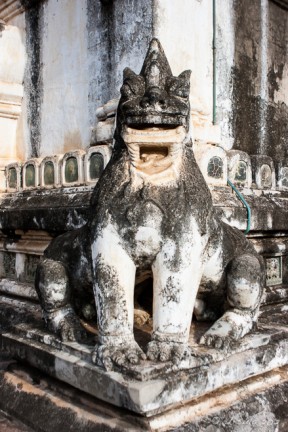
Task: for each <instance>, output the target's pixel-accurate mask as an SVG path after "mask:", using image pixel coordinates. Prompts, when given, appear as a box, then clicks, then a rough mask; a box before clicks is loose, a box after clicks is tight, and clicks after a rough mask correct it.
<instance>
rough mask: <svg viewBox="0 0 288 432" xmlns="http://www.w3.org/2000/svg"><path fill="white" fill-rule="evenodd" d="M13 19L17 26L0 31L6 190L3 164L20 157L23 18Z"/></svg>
mask: <svg viewBox="0 0 288 432" xmlns="http://www.w3.org/2000/svg"><path fill="white" fill-rule="evenodd" d="M22 18H23V17H22ZM14 21H17V26H16V25H12V24H9V25H6V26H5V27H4V28H3V30H2V31H1V34H0V53H1V56H0V190H4V189H5V178H4V167H5V165H7V164H8V163H10V162H14V161H16V160H17V159H19V158H21V156H22V149H21V145H17V133H18V129H19V124H21V118H20V116H21V112H22V98H23V85H22V83H23V77H24V70H25V62H26V52H25V33H24V22H23V19H21V17H17V20H16V18H15V19H14ZM13 24H14V22H13ZM21 144H22V143H21Z"/></svg>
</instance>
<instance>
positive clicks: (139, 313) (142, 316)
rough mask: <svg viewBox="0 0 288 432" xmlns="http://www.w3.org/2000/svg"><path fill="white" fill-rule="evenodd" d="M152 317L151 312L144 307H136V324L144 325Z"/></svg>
mask: <svg viewBox="0 0 288 432" xmlns="http://www.w3.org/2000/svg"><path fill="white" fill-rule="evenodd" d="M149 319H150V314H149V313H148V312H146V311H145V310H144V309H134V324H135V325H136V326H138V327H142V326H143V325H144V324H146V323H147V322H148V321H149Z"/></svg>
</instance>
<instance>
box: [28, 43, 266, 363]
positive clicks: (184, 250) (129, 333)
mask: <svg viewBox="0 0 288 432" xmlns="http://www.w3.org/2000/svg"><path fill="white" fill-rule="evenodd" d="M189 89H190V71H184V72H182V73H181V74H180V75H179V76H178V77H175V76H173V75H172V72H171V69H170V66H169V64H168V61H167V59H166V57H165V54H164V51H163V49H162V47H161V45H160V43H159V41H158V40H157V39H153V40H152V41H151V43H150V46H149V49H148V52H147V55H146V58H145V61H144V64H143V67H142V69H141V72H140V74H139V75H137V74H135V73H134V72H133V71H132V70H130V69H129V68H126V69H125V70H124V78H123V85H122V87H121V99H120V102H119V106H118V111H117V126H116V131H115V144H114V149H113V154H112V157H111V160H110V162H109V163H108V165H107V167H106V169H105V171H104V173H103V175H102V176H101V178H100V180H99V181H98V183H97V185H96V187H95V189H94V192H93V195H92V200H91V212H90V216H89V221H88V223H87V224H86V225H85V226H84V227H83V228H81V229H78V230H75V231H73V232H69V233H66V234H64V235H61V236H59V237H57V238H56V239H55V240H53V241H52V243H51V244H50V246H49V247H48V249H47V250H46V252H45V255H44V259H43V261H42V262H41V263H40V265H39V266H38V269H37V275H36V289H37V292H38V295H39V298H40V302H41V305H42V308H43V314H44V319H45V322H46V325H47V327H48V329H49V330H51V331H53V332H55V333H58V334H59V335H60V336H61V337H62V339H63V340H71V341H74V340H79V339H81V337H82V336H83V332H84V330H83V328H82V327H81V325H80V322H79V318H78V316H79V314H81V313H84V312H85V311H86V313H87V310H88V312H89V304H90V305H91V296H92V295H93V292H94V296H95V302H96V310H97V320H98V328H99V337H98V343H97V345H96V347H95V351H94V355H93V361H94V362H95V363H96V364H98V365H100V366H104V367H105V368H106V369H111V368H113V366H114V365H123V364H126V365H127V364H137V363H139V362H140V360H141V359H145V358H146V356H147V357H148V359H150V360H154V361H156V360H160V361H168V360H172V361H173V362H174V363H176V364H177V363H178V362H179V361H180V360H181V359H183V358H184V357H185V356H187V355H189V347H188V336H189V330H190V325H191V320H192V314H193V311H194V314H195V316H196V318H197V319H210V320H214V324H213V325H212V326H211V328H210V329H209V330H208V331H207V332H206V333H205V334H204V336H203V337H202V338H201V341H200V343H202V344H206V345H208V346H213V347H216V348H222V347H225V346H228V345H229V344H230V343H231V341H235V340H238V339H240V338H242V337H243V336H244V335H245V334H246V333H248V332H249V331H250V330H251V329H252V328H253V324H254V323H255V321H256V319H257V313H258V309H259V304H260V299H261V295H262V290H263V283H264V282H263V277H264V266H263V261H262V258H261V257H260V256H259V255H258V254H257V253H256V251H255V250H254V248H253V246H252V245H251V243H249V241H248V240H247V239H246V238H245V236H244V235H243V234H242V233H241V232H240V231H239V230H237V229H235V228H232V227H231V226H229V225H227V224H225V223H224V222H222V221H221V220H220V219H219V218H218V217H217V214H216V213H215V211H214V209H213V205H212V199H211V194H210V192H209V189H208V187H207V185H206V183H205V181H204V178H203V176H202V174H201V172H200V170H199V168H198V166H197V163H196V161H195V158H194V155H193V150H192V140H191V138H190V135H189V118H190V108H189ZM147 270H150V271H152V274H153V332H152V336H151V342H149V344H148V346H147V350H146V354H145V353H144V352H143V351H142V350H141V349H140V347H139V346H138V345H137V343H136V341H135V339H134V335H133V307H134V301H133V297H134V287H135V276H136V275H138V274H141V272H146V271H147ZM87 305H88V306H87ZM87 307H88V309H87ZM85 308H86V309H85ZM81 311H82V312H81ZM83 311H84V312H83ZM84 315H85V314H84Z"/></svg>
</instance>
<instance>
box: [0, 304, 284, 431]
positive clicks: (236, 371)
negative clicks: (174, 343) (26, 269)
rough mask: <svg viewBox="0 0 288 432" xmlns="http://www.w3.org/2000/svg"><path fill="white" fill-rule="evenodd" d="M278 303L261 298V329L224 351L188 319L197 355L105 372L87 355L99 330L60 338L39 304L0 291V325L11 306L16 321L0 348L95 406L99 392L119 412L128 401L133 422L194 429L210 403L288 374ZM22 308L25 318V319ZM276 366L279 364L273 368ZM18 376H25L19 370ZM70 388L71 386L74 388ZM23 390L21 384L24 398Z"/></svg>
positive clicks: (139, 334) (229, 400) (142, 333)
mask: <svg viewBox="0 0 288 432" xmlns="http://www.w3.org/2000/svg"><path fill="white" fill-rule="evenodd" d="M283 308H284V309H285V308H287V305H285V304H282V305H279V306H278V307H276V306H275V305H274V306H265V310H264V311H263V313H262V315H263V318H261V319H260V324H259V329H258V330H257V331H255V332H254V333H252V334H251V335H248V336H245V337H244V338H243V340H242V341H241V343H237V344H235V346H234V348H233V349H232V350H231V351H229V353H228V352H226V353H225V352H223V351H222V352H221V351H219V350H215V349H212V348H205V347H200V346H198V344H197V341H198V340H199V338H200V337H201V335H202V334H203V333H204V331H205V330H206V328H207V325H206V324H204V323H196V324H194V325H193V326H192V330H191V336H190V346H192V347H193V349H194V352H195V356H194V357H193V358H192V359H191V360H190V361H189V362H188V361H187V362H185V361H183V362H182V363H181V364H179V365H177V367H175V366H173V365H172V363H170V362H167V363H159V362H158V363H153V362H151V361H143V362H142V364H141V365H139V366H131V367H129V369H125V370H123V369H122V372H120V371H119V372H118V371H114V372H105V371H104V370H103V369H102V368H99V367H97V366H95V365H93V364H92V362H91V352H92V350H93V346H94V344H95V339H96V338H97V336H95V337H94V336H92V335H91V339H90V340H89V341H88V342H89V343H88V344H87V345H80V344H76V343H62V342H60V340H59V339H57V338H56V337H55V335H52V334H49V333H47V331H46V330H44V327H43V325H42V322H41V319H40V308H39V306H38V305H37V304H32V303H31V302H29V301H27V300H24V299H23V300H19V299H18V300H12V299H11V298H8V297H7V298H5V297H4V296H2V298H1V308H0V310H1V317H0V321H1V326H2V328H3V327H5V320H7V319H8V317H9V316H10V317H11V314H14V320H13V321H14V323H15V324H13V325H12V326H11V324H10V326H9V327H8V326H7V330H3V331H2V334H1V347H2V352H4V353H6V354H8V355H9V357H10V358H14V359H16V360H17V361H18V364H19V363H20V364H21V363H25V364H27V363H28V364H29V365H30V366H32V367H35V368H37V370H38V372H37V373H38V374H39V373H40V375H41V373H42V375H41V376H45V375H46V374H47V375H49V376H50V377H52V378H54V379H56V380H57V381H55V382H57V386H56V387H57V388H58V390H57V391H58V392H59V391H60V390H61V389H62V390H63V389H64V388H66V387H65V385H66V384H68V385H70V386H72V387H73V388H76V389H79V390H81V391H82V392H84V393H86V395H87V396H83V397H84V399H85V398H86V399H87V398H88V399H89V397H90V396H93V404H95V406H96V405H97V406H98V408H97V409H99V406H101V402H99V401H98V402H97V400H99V399H100V400H102V401H104V402H108V403H109V404H112V405H114V406H118V407H121V408H122V409H124V410H123V411H121V410H120V411H119V410H118V409H116V411H115V412H117V413H118V414H119V416H120V417H122V416H125V415H126V414H125V412H126V411H125V409H128V410H129V411H130V412H134V413H135V415H136V417H135V416H134V415H133V414H132V413H131V414H129V416H131V419H132V418H133V419H134V420H133V422H134V421H135V419H137V418H138V415H139V414H140V415H141V416H144V417H146V418H148V419H147V420H144V419H143V421H142V420H141V421H140V420H139V421H140V423H139V429H137V427H136V426H135V428H134V429H131V430H178V427H179V428H180V425H183V424H184V423H186V422H189V424H190V426H191V429H187V430H195V431H196V430H198V429H193V428H192V425H193V424H194V422H196V420H197V422H198V421H200V420H199V419H202V420H203V418H204V417H205V416H209V415H211V410H212V412H214V414H213V415H217V416H219V415H220V414H221V412H220V411H221V409H222V408H223V407H224V406H225V409H228V407H229V406H230V405H233V409H234V408H235V406H237V404H239V403H240V401H241V403H244V402H243V400H244V399H245V398H247V397H248V396H249V397H252V396H251V395H253V394H255V393H257V394H258V395H259V392H261V391H264V392H266V391H268V390H269V389H270V390H271V388H272V386H278V385H280V384H281V386H282V384H283V383H284V382H285V383H286V381H287V376H288V375H287V371H286V368H285V367H284V366H285V365H287V364H288V319H287V318H285V316H284V315H283V311H284V309H283ZM281 311H282V314H281ZM28 314H29V324H26V322H27V315H28ZM6 322H7V321H6ZM10 323H11V320H10ZM149 330H150V329H149V327H148V326H146V327H143V328H142V329H135V334H136V340H137V342H138V343H139V345H140V346H144V345H145V344H146V343H147V341H148V340H149V338H150V332H149ZM279 367H280V368H282V369H280V370H278V368H279ZM283 367H284V369H283ZM39 371H40V372H39ZM271 371H272V372H271ZM9 373H10V374H11V373H12V372H9ZM9 373H8V372H5V373H4V375H3V376H2V383H1V385H0V387H1V386H2V387H1V394H2V392H4V393H3V394H5V391H6V390H7V388H8V387H9V386H10V387H11V386H12V387H13V385H14V384H15V381H13V379H14V378H15V377H14V378H13V379H12V377H11V376H10V375H9ZM7 374H8V375H9V376H10V378H9V377H8V375H7ZM43 374H44V375H43ZM16 375H17V373H16ZM18 375H19V374H18ZM20 376H21V379H23V374H22V375H21V374H20ZM252 377H254V378H252ZM257 377H258V378H257ZM15 379H16V378H15ZM17 379H19V376H18V378H17ZM24 379H27V377H26V378H25V377H24ZM48 380H49V379H48ZM32 381H33V380H32ZM30 384H31V382H30ZM31 385H32V384H31ZM283 385H284V384H283ZM7 386H8V387H7ZM284 387H285V388H284V390H281V391H284V393H285V395H286V396H285V397H287V396H288V394H287V383H286V384H285V386H284ZM69 388H70V387H69ZM5 389H6V390H5ZM38 390H39V389H38ZM38 390H37V391H38ZM270 390H269V391H270ZM10 391H11V388H10ZM31 391H32V390H31ZM39 391H40V390H39ZM69 391H72V392H74V393H75V390H69ZM14 392H15V390H14ZM21 393H23V392H21ZM28 393H29V394H28V395H26V396H27V398H28V399H29V398H31V397H32V396H31V394H30V392H28ZM32 393H33V392H32ZM60 393H61V392H60ZM74 393H73V394H74ZM11 394H13V392H12V393H11ZM24 394H25V392H24V393H23V394H22V396H21V397H22V398H23V397H24ZM47 397H48V396H47V395H45V394H43V395H42V396H41V397H40V396H39V398H38V399H39V403H40V400H42V402H41V403H44V402H43V400H44V399H45V398H46V399H47ZM61 397H62V396H61ZM95 397H96V398H97V400H95V399H94V398H95ZM257 397H258V396H257ZM13 398H14V396H13V397H12V399H13ZM73 398H74V396H73ZM8 399H9V398H6V400H4V401H3V399H2V401H1V404H2V406H0V408H2V409H6V410H8V411H9V404H10V402H11V401H9V400H8ZM274 402H275V401H274ZM53 403H55V401H54V402H53ZM279 403H280V402H279ZM5 404H6V405H7V406H6V408H5V406H4V405H5ZM70 404H71V407H70V408H71V409H72V407H73V410H75V399H73V404H72V403H70ZM99 404H100V405H99ZM235 404H236V405H235ZM56 405H57V406H56ZM56 405H55V407H54V410H56V409H57V410H59V409H60V408H59V404H58V403H56ZM220 407H221V409H220ZM82 408H83V407H82ZM268 408H269V407H268ZM268 408H267V406H266V409H268ZM63 409H64V408H63ZM83 409H84V408H83ZM85 409H87V407H86V408H85ZM229 409H230V408H229ZM231 409H232V408H231ZM273 409H276V408H275V407H274V408H273ZM108 411H109V412H110V414H109V415H111V416H112V412H114V408H112V407H111V408H109V410H108ZM120 413H121V415H120ZM58 414H59V412H58ZM118 414H117V415H118ZM109 415H108V417H107V418H109ZM271 415H272V414H271ZM273 415H274V414H273ZM199 416H200V417H199ZM203 416H204V417H203ZM112 417H113V416H112ZM116 417H117V416H116ZM120 417H119V418H120ZM202 417H203V418H202ZM119 418H118V420H119ZM138 419H139V418H138ZM98 420H99V418H98ZM110 420H111V417H110ZM110 420H109V421H110ZM118 420H117V421H118ZM202 420H201V421H202ZM115 421H116V420H115ZM225 421H227V419H226V420H225ZM247 421H248V420H247ZM106 422H108V420H107V419H106ZM108 423H109V422H108ZM108 423H107V424H108ZM142 423H143V424H142ZM131 424H132V423H131ZM140 424H142V426H140ZM148 424H149V429H145V428H144V429H143V425H148ZM195 424H196V423H195ZM153 425H154V426H153ZM157 425H158V426H157ZM152 426H153V427H152ZM156 426H157V427H156ZM160 426H161V427H160ZM95 427H96V426H95ZM97 427H98V426H97ZM110 427H111V425H110ZM147 427H148V426H147ZM193 427H194V426H193ZM150 428H151V429H150ZM174 428H176V429H174ZM45 430H47V431H48V430H50V429H45ZM51 430H52V429H51ZM89 430H90V429H89ZM91 430H101V428H100V429H97V428H96V429H91ZM105 430H106V429H105ZM107 430H112V428H111V429H109V428H108V429H107ZM117 430H129V429H128V428H126V427H124V426H123V429H121V428H120V429H117ZM179 430H186V429H179ZM203 430H205V429H203ZM211 430H214V429H211ZM215 430H217V429H215ZM223 430H229V429H223ZM256 430H260V429H256ZM267 430H268V429H267ZM269 430H274V429H269ZM275 430H276V429H275ZM283 430H284V429H283Z"/></svg>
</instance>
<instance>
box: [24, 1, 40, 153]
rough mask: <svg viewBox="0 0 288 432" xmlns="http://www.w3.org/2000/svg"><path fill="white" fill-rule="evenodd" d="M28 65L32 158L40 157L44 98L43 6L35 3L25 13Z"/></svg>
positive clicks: (26, 88) (27, 85)
mask: <svg viewBox="0 0 288 432" xmlns="http://www.w3.org/2000/svg"><path fill="white" fill-rule="evenodd" d="M25 22H26V34H27V38H26V49H27V59H28V60H27V65H26V71H25V78H24V87H25V91H26V94H27V107H28V109H27V117H28V118H27V120H28V128H29V133H30V156H31V157H38V156H39V151H40V142H41V104H42V98H43V79H42V58H41V57H42V54H41V50H42V37H43V5H42V4H41V3H38V2H35V6H34V7H30V8H29V9H28V10H26V12H25Z"/></svg>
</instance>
